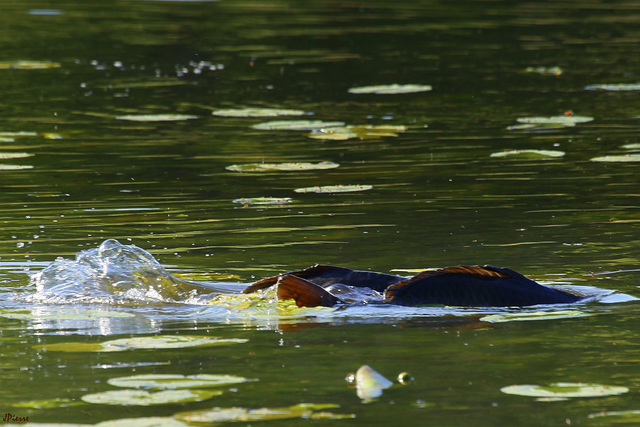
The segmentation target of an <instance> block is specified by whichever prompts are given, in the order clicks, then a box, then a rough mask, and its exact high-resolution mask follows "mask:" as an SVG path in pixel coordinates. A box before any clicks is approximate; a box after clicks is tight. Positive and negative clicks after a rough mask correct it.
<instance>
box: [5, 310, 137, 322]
mask: <svg viewBox="0 0 640 427" xmlns="http://www.w3.org/2000/svg"><path fill="white" fill-rule="evenodd" d="M0 317H6V318H8V319H24V320H92V319H101V318H106V317H135V314H133V313H127V312H124V311H115V310H91V309H74V308H62V307H51V308H49V307H47V308H45V309H40V308H38V309H34V310H16V311H12V310H0Z"/></svg>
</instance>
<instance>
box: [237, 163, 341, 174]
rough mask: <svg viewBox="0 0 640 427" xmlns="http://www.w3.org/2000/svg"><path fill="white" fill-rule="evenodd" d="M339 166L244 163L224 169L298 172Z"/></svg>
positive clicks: (326, 164) (336, 164)
mask: <svg viewBox="0 0 640 427" xmlns="http://www.w3.org/2000/svg"><path fill="white" fill-rule="evenodd" d="M338 166H340V165H339V164H338V163H334V162H318V163H299V162H291V163H246V164H242V165H231V166H227V167H226V168H225V169H226V170H228V171H231V172H298V171H310V170H323V169H334V168H337V167H338Z"/></svg>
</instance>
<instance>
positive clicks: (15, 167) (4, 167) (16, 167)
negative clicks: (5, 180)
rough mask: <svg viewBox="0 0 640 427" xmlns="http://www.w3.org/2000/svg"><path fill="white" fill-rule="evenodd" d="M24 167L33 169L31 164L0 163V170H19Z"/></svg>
mask: <svg viewBox="0 0 640 427" xmlns="http://www.w3.org/2000/svg"><path fill="white" fill-rule="evenodd" d="M25 169H33V166H31V165H2V164H0V171H19V170H25Z"/></svg>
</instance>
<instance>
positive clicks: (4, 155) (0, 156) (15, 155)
mask: <svg viewBox="0 0 640 427" xmlns="http://www.w3.org/2000/svg"><path fill="white" fill-rule="evenodd" d="M0 142H2V138H0ZM31 156H33V154H31V153H18V152H13V153H10V152H5V153H3V152H0V160H5V159H23V158H25V157H31Z"/></svg>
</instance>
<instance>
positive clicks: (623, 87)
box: [585, 83, 640, 92]
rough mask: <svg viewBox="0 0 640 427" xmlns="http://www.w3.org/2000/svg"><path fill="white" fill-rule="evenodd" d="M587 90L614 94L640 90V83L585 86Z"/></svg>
mask: <svg viewBox="0 0 640 427" xmlns="http://www.w3.org/2000/svg"><path fill="white" fill-rule="evenodd" d="M585 90H607V91H613V92H620V91H629V90H640V83H610V84H595V85H589V86H585Z"/></svg>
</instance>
